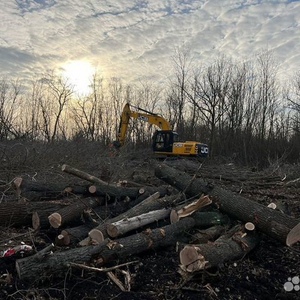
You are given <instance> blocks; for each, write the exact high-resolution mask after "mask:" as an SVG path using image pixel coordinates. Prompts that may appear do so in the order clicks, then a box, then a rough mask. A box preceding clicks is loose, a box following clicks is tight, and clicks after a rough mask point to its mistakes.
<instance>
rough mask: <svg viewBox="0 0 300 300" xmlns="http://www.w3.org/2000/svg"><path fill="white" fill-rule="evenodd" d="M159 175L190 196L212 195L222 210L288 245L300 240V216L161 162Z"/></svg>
mask: <svg viewBox="0 0 300 300" xmlns="http://www.w3.org/2000/svg"><path fill="white" fill-rule="evenodd" d="M155 174H156V176H157V177H158V178H161V179H162V180H164V181H165V182H167V183H169V184H171V185H173V186H175V187H176V188H177V189H179V190H182V191H185V193H186V194H188V195H191V196H195V195H200V194H202V193H204V194H208V195H209V196H211V197H212V200H213V202H214V203H215V204H216V205H218V207H219V208H220V210H222V211H224V212H225V213H227V214H228V215H230V216H232V217H234V218H236V219H239V220H241V221H243V222H245V223H246V222H252V223H253V224H254V225H255V226H256V228H257V229H259V230H261V231H262V232H263V233H265V234H267V235H269V236H271V237H273V238H275V239H277V240H278V241H280V242H282V243H284V244H286V245H287V246H291V245H293V244H294V243H296V242H297V241H300V230H299V229H300V225H299V223H300V220H298V219H295V218H292V217H290V216H288V215H285V214H283V213H281V212H279V211H276V210H273V209H270V208H268V207H266V206H264V205H261V204H259V203H257V202H255V201H252V200H250V199H247V198H245V197H242V196H240V195H236V194H234V193H233V192H230V191H227V190H225V189H223V188H221V187H218V186H211V185H209V184H208V183H206V182H205V181H204V180H202V179H199V178H194V177H191V176H189V175H188V174H186V173H184V172H180V171H178V170H176V169H173V168H171V167H169V166H167V165H165V164H161V165H158V166H157V167H156V168H155Z"/></svg>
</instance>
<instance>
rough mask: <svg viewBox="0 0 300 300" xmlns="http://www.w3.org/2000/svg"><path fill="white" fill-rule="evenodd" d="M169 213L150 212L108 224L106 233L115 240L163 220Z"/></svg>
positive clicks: (166, 210) (163, 211)
mask: <svg viewBox="0 0 300 300" xmlns="http://www.w3.org/2000/svg"><path fill="white" fill-rule="evenodd" d="M170 212H171V210H170V209H160V210H154V211H150V212H148V213H144V214H141V215H138V216H135V217H132V218H125V219H122V220H120V221H117V222H114V223H111V224H108V225H107V233H108V235H109V236H111V237H112V238H116V237H118V236H120V235H124V234H125V233H127V232H129V231H131V230H134V229H137V228H140V227H142V226H145V225H147V224H150V223H153V222H155V221H159V220H161V219H164V218H166V217H168V216H169V215H170Z"/></svg>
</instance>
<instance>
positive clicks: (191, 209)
mask: <svg viewBox="0 0 300 300" xmlns="http://www.w3.org/2000/svg"><path fill="white" fill-rule="evenodd" d="M61 171H62V172H64V173H67V174H69V175H71V176H76V177H79V178H81V179H83V180H85V181H86V182H87V183H86V185H85V186H81V187H78V186H74V187H72V186H62V185H61V184H59V185H56V186H48V187H44V189H43V187H42V185H40V184H38V183H36V182H35V183H34V184H33V183H32V182H28V181H25V180H23V179H22V178H21V177H18V178H16V179H15V180H14V181H13V182H12V184H13V186H14V189H15V201H10V202H7V203H6V202H2V203H0V225H1V226H10V227H13V226H16V227H18V226H23V227H24V226H25V227H26V226H27V227H28V228H30V229H32V233H31V234H32V235H36V236H38V235H39V233H40V232H41V231H42V230H53V231H54V232H55V238H53V240H52V242H51V243H48V244H46V245H44V246H43V247H42V249H36V248H34V249H35V251H32V252H31V253H29V254H27V255H26V256H25V257H23V258H19V259H17V260H16V263H15V268H16V271H17V274H18V277H19V279H20V280H21V281H40V280H44V279H46V278H48V279H49V278H51V277H53V276H55V277H56V278H57V277H64V276H65V274H66V272H67V270H68V269H69V268H71V267H74V268H82V269H86V268H89V270H94V271H103V269H104V268H105V267H106V265H108V264H109V265H112V264H115V265H116V264H118V263H119V262H120V261H121V262H122V261H123V262H125V263H126V259H127V258H128V257H130V256H135V255H139V254H141V253H143V252H145V251H147V250H149V249H157V250H158V249H161V248H166V247H170V249H172V250H170V251H175V250H176V251H178V266H179V270H180V274H182V276H187V274H189V276H190V274H197V273H198V272H201V271H203V270H206V269H210V268H213V267H218V266H219V265H221V264H224V263H226V262H229V261H234V260H237V259H242V258H244V257H245V255H247V254H248V253H249V252H250V251H251V250H252V249H254V248H255V247H256V246H257V245H258V244H259V242H260V240H261V236H262V235H268V236H269V237H271V238H274V239H275V240H277V241H279V242H280V243H282V245H285V246H288V247H290V246H292V245H294V244H296V243H297V242H299V241H300V220H299V219H296V218H293V217H291V216H289V215H287V214H285V213H284V212H283V211H280V210H276V209H274V207H273V205H271V206H270V207H267V206H264V205H262V204H259V203H257V202H256V201H254V200H252V199H248V198H245V197H242V196H241V195H238V194H236V193H233V192H230V191H228V190H225V189H224V188H221V187H219V186H217V185H211V184H209V183H207V182H206V181H205V180H204V179H199V178H197V177H196V176H190V175H189V174H187V173H185V172H184V171H179V170H178V169H175V168H172V167H170V166H168V165H166V164H163V163H162V164H158V165H157V166H156V168H155V175H156V177H157V178H159V179H160V180H161V182H162V184H161V186H158V187H155V186H141V185H140V184H135V183H134V182H128V181H122V183H121V184H120V183H108V182H105V181H103V180H101V179H98V178H97V177H95V176H93V175H90V174H88V173H86V172H84V171H81V170H78V169H75V168H73V167H71V166H68V165H63V167H62V170H61ZM45 198H46V199H45ZM117 204H122V205H121V207H122V209H121V210H120V211H116V210H115V208H116V206H117ZM114 211H115V213H113V212H114ZM116 212H117V213H116ZM106 271H107V272H108V276H109V278H110V279H111V280H112V281H114V282H115V283H116V284H117V285H118V286H119V287H120V289H121V290H126V289H127V290H128V288H129V287H128V286H127V288H126V287H125V286H123V285H122V284H121V283H120V282H119V281H118V280H117V278H114V275H113V273H112V272H111V269H110V268H107V270H106ZM125 275H126V274H125ZM127 275H128V274H127Z"/></svg>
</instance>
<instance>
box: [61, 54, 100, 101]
mask: <svg viewBox="0 0 300 300" xmlns="http://www.w3.org/2000/svg"><path fill="white" fill-rule="evenodd" d="M62 69H63V71H62V76H63V77H64V78H65V79H66V80H67V81H68V83H69V84H71V86H72V87H73V89H74V92H75V93H76V94H77V95H78V96H87V95H88V94H89V93H91V91H92V90H91V82H92V78H93V75H94V74H95V70H94V68H93V67H92V65H91V64H90V63H89V62H87V61H83V60H73V61H70V62H68V63H66V64H65V65H64V66H63V67H62Z"/></svg>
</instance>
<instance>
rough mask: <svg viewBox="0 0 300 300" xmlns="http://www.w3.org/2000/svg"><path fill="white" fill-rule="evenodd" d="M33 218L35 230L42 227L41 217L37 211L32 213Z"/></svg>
mask: <svg viewBox="0 0 300 300" xmlns="http://www.w3.org/2000/svg"><path fill="white" fill-rule="evenodd" d="M31 220H32V228H33V229H34V230H38V229H40V226H41V222H40V217H39V214H38V212H36V211H35V212H33V213H32V218H31Z"/></svg>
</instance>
